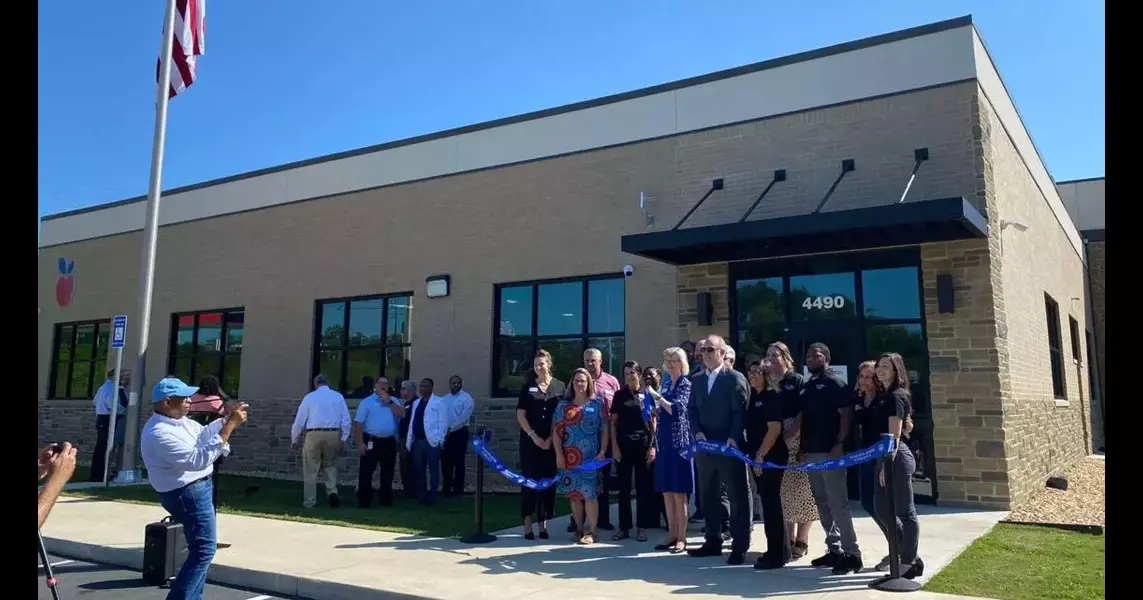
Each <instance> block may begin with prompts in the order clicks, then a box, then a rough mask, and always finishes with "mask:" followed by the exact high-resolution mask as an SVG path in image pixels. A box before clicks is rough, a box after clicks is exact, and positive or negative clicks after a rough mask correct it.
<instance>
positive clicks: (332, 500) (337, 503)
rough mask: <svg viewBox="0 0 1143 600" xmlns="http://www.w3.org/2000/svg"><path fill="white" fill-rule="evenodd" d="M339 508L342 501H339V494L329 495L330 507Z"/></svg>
mask: <svg viewBox="0 0 1143 600" xmlns="http://www.w3.org/2000/svg"><path fill="white" fill-rule="evenodd" d="M339 506H341V500H338V499H337V494H330V495H329V507H330V508H337V507H339Z"/></svg>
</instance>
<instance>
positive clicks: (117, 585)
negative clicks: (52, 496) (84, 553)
mask: <svg viewBox="0 0 1143 600" xmlns="http://www.w3.org/2000/svg"><path fill="white" fill-rule="evenodd" d="M48 560H49V561H50V564H51V565H52V574H53V575H55V576H56V590H57V591H59V594H60V598H61V599H64V600H72V599H73V598H89V599H91V600H103V599H104V598H106V599H108V600H111V599H112V598H114V599H115V600H162V599H163V598H166V597H167V590H166V589H160V588H157V587H155V586H152V585H147V584H145V583H143V578H142V575H140V574H139V572H138V571H130V570H127V569H122V568H120V567H114V566H111V565H101V564H94V563H89V562H84V561H80V560H69V559H67V558H61V557H58V556H51V555H49V556H48ZM36 564H37V565H39V564H40V561H39V560H36ZM38 577H39V579H38V580H37V581H36V585H37V586H38V587H39V588H40V591H39V596H37V598H38V599H39V600H51V598H52V592H51V590H49V589H48V586H47V582H46V579H45V578H44V567H43V565H40V568H39V573H38ZM204 597H205V598H207V599H208V600H285V599H283V598H281V597H279V596H270V595H262V594H259V593H258V592H252V591H248V590H241V589H236V588H232V587H226V586H221V585H210V584H208V585H207V586H206V593H205V594H204Z"/></svg>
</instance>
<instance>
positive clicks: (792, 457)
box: [766, 342, 820, 560]
mask: <svg viewBox="0 0 1143 600" xmlns="http://www.w3.org/2000/svg"><path fill="white" fill-rule="evenodd" d="M766 359H767V360H769V361H770V369H769V377H770V379H771V384H772V385H773V386H774V388H775V389H777V390H778V393H779V395H780V396H781V397H782V435H783V437H784V438H785V440H786V449H787V451H788V453H789V466H791V467H794V466H797V465H798V464H800V463H799V462H798V449H799V448H800V446H801V431H800V430H801V425H802V404H801V396H800V394H801V391H802V385H804V383H805V380H804V378H803V377H802V376H801V375H800V374H799V373H797V372H796V371H795V370H794V369H795V365H794V358H793V356H792V355H791V354H790V347H789V346H787V345H786V344H784V343H783V342H774V343H772V344H770V346H768V347H767V348H766ZM781 495H782V517H783V518H784V519H785V520H786V527H787V529H788V530H789V534H790V539H791V540H792V541H793V544H792V547H791V549H790V555H791V558H793V560H798V559H800V558H802V557H803V556H805V555H806V553H808V552H809V551H810V527H811V526H812V525H813V523H814V521H817V520H818V519H819V518H820V517H819V515H818V507H817V504H815V503H814V494H813V492H812V491H811V490H810V476H809V474H808V473H806V472H805V471H792V470H787V471H786V472H785V473H784V474H783V475H782V491H781Z"/></svg>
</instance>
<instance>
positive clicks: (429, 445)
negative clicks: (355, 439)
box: [405, 377, 450, 506]
mask: <svg viewBox="0 0 1143 600" xmlns="http://www.w3.org/2000/svg"><path fill="white" fill-rule="evenodd" d="M433 385H434V384H433V380H432V379H429V378H428V377H426V378H424V379H422V380H421V383H420V385H419V386H417V392H418V397H417V400H416V401H415V402H413V406H412V415H413V418H412V420H411V421H410V422H409V435H408V436H407V437H406V438H405V448H406V449H407V450H409V451H410V452H412V453H413V485H414V486H415V489H416V490H417V500H419V501H420V502H421V504H423V505H425V506H432V505H433V504H434V503H436V501H437V488H438V487H440V479H441V446H443V445H444V441H445V436H447V435H448V426H449V423H450V419H449V414H448V407H447V406H445V403H444V400H442V399H441V397H440V396H438V395H436V394H434V393H433ZM425 469H428V470H429V475H428V481H425Z"/></svg>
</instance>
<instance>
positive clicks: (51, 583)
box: [36, 529, 60, 600]
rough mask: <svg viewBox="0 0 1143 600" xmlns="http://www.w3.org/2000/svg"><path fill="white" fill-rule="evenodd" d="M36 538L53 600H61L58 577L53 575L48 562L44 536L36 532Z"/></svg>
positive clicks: (50, 564)
mask: <svg viewBox="0 0 1143 600" xmlns="http://www.w3.org/2000/svg"><path fill="white" fill-rule="evenodd" d="M36 537H37V538H39V542H40V548H39V550H40V562H42V563H43V564H44V576H45V577H46V578H47V584H48V589H49V590H51V591H52V599H53V600H60V593H59V591H58V590H56V577H55V575H53V574H52V563H51V561H50V560H48V549H47V548H45V547H44V535H43V534H42V533H40V531H39V530H38V529H37V530H36Z"/></svg>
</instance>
